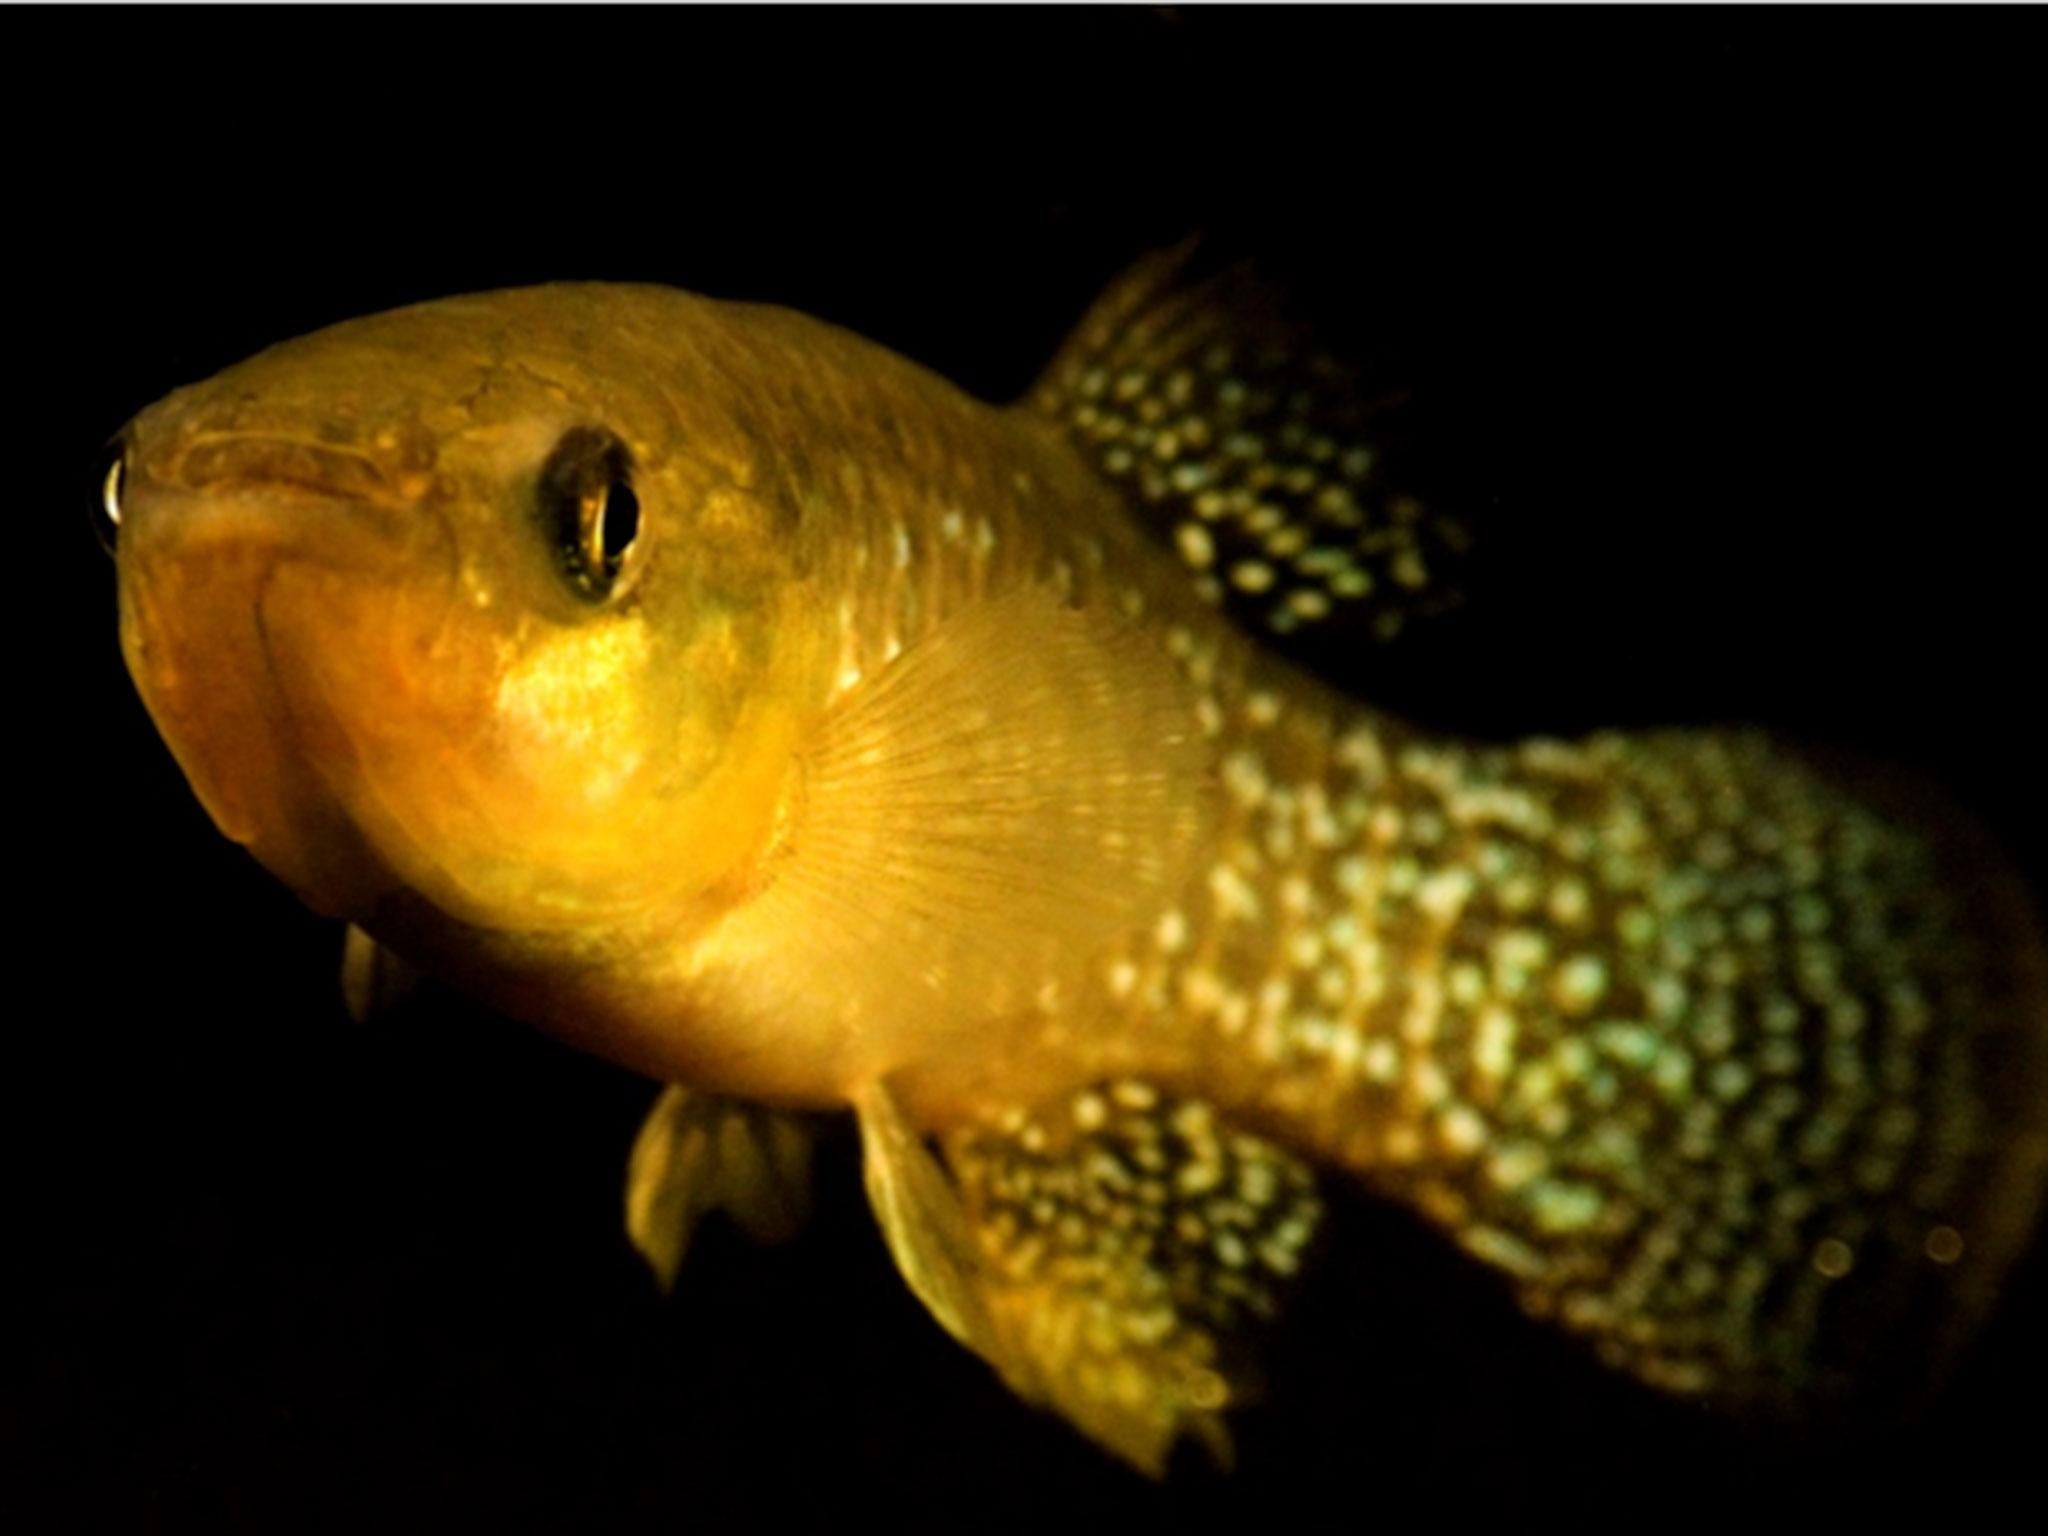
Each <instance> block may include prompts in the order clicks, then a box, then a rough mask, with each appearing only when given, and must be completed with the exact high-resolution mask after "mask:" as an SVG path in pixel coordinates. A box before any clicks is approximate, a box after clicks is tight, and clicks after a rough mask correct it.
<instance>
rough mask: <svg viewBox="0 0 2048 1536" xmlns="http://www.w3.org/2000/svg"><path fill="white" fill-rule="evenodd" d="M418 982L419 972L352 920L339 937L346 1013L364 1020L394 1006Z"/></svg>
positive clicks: (407, 995) (361, 1021)
mask: <svg viewBox="0 0 2048 1536" xmlns="http://www.w3.org/2000/svg"><path fill="white" fill-rule="evenodd" d="M419 984H420V973H419V971H417V970H416V969H414V968H413V967H412V966H411V965H409V964H407V963H406V962H405V961H403V960H401V959H399V958H398V956H396V955H394V954H393V953H391V951H390V950H388V949H386V948H385V947H384V946H383V945H382V944H379V943H378V942H377V941H376V940H375V939H373V938H371V937H370V936H369V935H368V934H367V933H365V932H363V930H362V929H360V928H358V927H357V926H356V925H355V924H354V923H350V924H349V925H348V933H347V935H346V936H345V937H344V938H343V939H342V941H341V1001H342V1004H343V1006H344V1007H346V1008H347V1009H348V1016H349V1017H350V1018H352V1019H354V1020H355V1021H356V1022H357V1023H358V1024H367V1023H368V1022H369V1021H370V1020H371V1019H374V1018H376V1017H377V1015H379V1014H381V1013H384V1012H386V1011H387V1010H389V1009H391V1008H394V1007H396V1006H397V1005H398V1004H399V1003H401V1002H403V1001H405V999H406V998H407V997H409V996H411V995H412V993H413V991H414V990H415V989H416V988H417V987H418V986H419Z"/></svg>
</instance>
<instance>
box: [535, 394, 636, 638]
mask: <svg viewBox="0 0 2048 1536" xmlns="http://www.w3.org/2000/svg"><path fill="white" fill-rule="evenodd" d="M540 510H541V516H542V521H543V524H544V526H545V528H546V531H547V533H548V536H549V538H550V540H551V542H552V543H553V545H554V549H555V554H556V558H557V559H558V560H559V561H560V562H561V564H562V567H563V571H564V573H565V574H566V575H567V576H568V578H569V580H570V583H571V584H572V585H573V586H575V588H576V589H577V591H578V592H580V593H582V594H583V595H584V596H585V597H588V598H591V599H594V600H597V601H602V600H604V599H606V598H608V597H610V596H612V595H613V590H614V588H615V587H616V586H617V584H618V580H619V575H620V573H621V572H622V571H623V570H624V569H625V564H626V557H627V555H628V554H629V553H630V552H631V550H632V548H633V545H634V543H635V541H636V540H637V539H638V538H639V536H640V498H639V496H638V495H637V494H636V493H635V491H634V490H633V481H632V462H631V459H630V457H629V456H628V454H627V452H626V448H625V445H624V444H623V443H621V442H620V441H619V440H618V439H617V438H616V437H614V436H612V435H611V434H610V433H609V432H605V431H602V430H600V429H597V428H592V427H576V428H572V429H571V430H570V431H568V432H566V433H564V434H563V436H562V440H561V441H560V442H559V443H557V444H556V445H555V450H554V452H553V453H552V454H550V455H549V457H548V462H547V465H546V466H545V468H543V469H542V471H541V477H540Z"/></svg>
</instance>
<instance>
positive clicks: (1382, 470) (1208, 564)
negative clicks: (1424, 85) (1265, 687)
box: [1027, 241, 1471, 640]
mask: <svg viewBox="0 0 2048 1536" xmlns="http://www.w3.org/2000/svg"><path fill="white" fill-rule="evenodd" d="M1027 400H1028V403H1029V405H1030V406H1031V407H1032V408H1034V409H1036V410H1038V411H1040V412H1043V413H1044V414H1045V415H1047V416H1050V417H1051V418H1052V419H1053V420H1054V421H1055V422H1057V423H1058V424H1059V425H1060V426H1061V428H1063V429H1064V431H1065V432H1066V433H1067V435H1068V436H1069V437H1070V439H1071V440H1072V441H1073V442H1074V444H1075V445H1076V446H1077V447H1078V448H1079V449H1080V450H1081V452H1082V454H1083V455H1084V456H1085V457H1086V458H1087V459H1088V461H1089V462H1090V463H1091V464H1092V465H1093V466H1094V467H1095V468H1096V469H1097V470H1098V471H1099V472H1100V473H1101V474H1102V475H1103V476H1105V477H1106V478H1107V479H1108V480H1110V481H1111V482H1112V483H1113V484H1114V485H1116V486H1117V488H1118V489H1120V490H1121V491H1123V493H1124V494H1125V496H1126V497H1127V498H1128V500H1129V502H1130V505H1131V507H1132V509H1133V511H1134V512H1135V514H1136V515H1137V516H1138V518H1139V519H1140V520H1141V521H1142V522H1143V523H1144V524H1145V525H1146V526H1147V527H1148V528H1150V529H1151V530H1152V531H1153V532H1154V533H1156V534H1157V535H1158V536H1159V537H1160V538H1161V539H1162V540H1163V541H1165V542H1166V543H1168V544H1169V545H1170V546H1171V547H1172V548H1173V549H1174V550H1176V551H1177V552H1178V554H1179V556H1180V558H1181V559H1182V560H1183V561H1185V562H1186V564H1187V566H1188V569H1189V573H1190V576H1191V578H1192V579H1193V581H1194V583H1195V586H1196V590H1197V591H1199V592H1200V593H1201V594H1202V595H1203V596H1204V597H1206V598H1208V599H1209V600H1210V601H1212V602H1216V603H1220V604H1223V605H1224V606H1226V607H1227V608H1228V609H1229V610H1230V611H1231V612H1232V613H1233V615H1234V616H1235V617H1236V618H1237V619H1238V620H1239V622H1241V623H1242V624H1244V625H1245V626H1246V627H1248V628H1250V629H1252V630H1253V631H1255V632H1261V633H1266V634H1272V635H1282V636H1285V635H1294V634H1301V635H1302V636H1304V638H1305V637H1306V636H1307V635H1309V634H1310V633H1322V632H1329V633H1334V634H1336V635H1339V636H1341V635H1348V634H1354V633H1355V634H1357V635H1358V636H1360V637H1363V638H1367V639H1372V640H1390V639H1392V638H1394V637H1395V636H1396V635H1398V634H1400V633H1401V632H1402V631H1403V630H1404V629H1405V628H1406V627H1407V626H1408V625H1409V624H1410V623H1411V622H1412V621H1414V620H1416V619H1419V618H1425V617H1428V616H1430V615H1433V614H1436V613H1439V612H1442V611H1444V610H1446V609H1448V608H1450V607H1453V606H1455V605H1456V604H1457V602H1458V601H1459V592H1458V587H1457V580H1458V573H1459V568H1460V566H1461V563H1462V561H1463V558H1464V556H1465V554H1466V551H1467V550H1468V548H1469V546H1470V542H1471V541H1470V535H1469V533H1468V532H1467V530H1466V528H1465V527H1464V525H1463V524H1461V523H1459V522H1458V521H1456V520H1455V519H1453V518H1452V517H1450V516H1448V515H1447V514H1445V513H1444V512H1443V511H1442V510H1441V509H1435V508H1430V507H1427V506H1425V505H1424V504H1423V503H1422V502H1421V501H1419V500H1418V499H1417V498H1416V497H1415V496H1413V495H1412V494H1409V492H1408V488H1407V487H1406V486H1404V485H1403V484H1402V483H1401V480H1400V477H1399V473H1398V470H1394V471H1393V472H1391V473H1390V466H1389V463H1388V457H1389V449H1390V446H1391V443H1392V438H1393V434H1392V433H1391V432H1390V431H1389V428H1390V425H1391V424H1392V423H1393V421H1394V420H1395V419H1396V417H1397V413H1398V412H1399V411H1400V409H1401V407H1402V406H1403V405H1404V404H1405V401H1406V396H1405V394H1404V393H1403V392H1399V391H1391V392H1390V391H1387V390H1380V389H1375V388H1373V387H1372V386H1370V385H1368V384H1367V383H1366V382H1365V381H1364V380H1363V378H1362V376H1361V375H1360V373H1359V372H1358V371H1357V370H1356V369H1355V368H1353V367H1351V366H1348V365H1347V364H1346V363H1345V362H1342V361H1340V360H1338V359H1337V358H1336V357H1334V356H1332V355H1331V354H1329V353H1328V352H1327V351H1325V350H1323V349H1322V348H1321V347H1319V346H1318V344H1317V342H1316V339H1315V337H1314V336H1313V335H1312V334H1311V332H1310V331H1309V329H1308V328H1307V327H1306V326H1304V325H1303V324H1301V323H1300V322H1299V321H1298V320H1297V319H1296V318H1295V317H1294V316H1293V315H1291V314H1290V313H1289V310H1288V307H1287V305H1286V303H1285V301H1284V300H1283V298H1282V297H1281V295H1280V294H1279V293H1278V292H1277V290H1276V289H1275V288H1274V287H1272V286H1271V285H1270V284H1268V283H1267V282H1266V281H1265V280H1264V279H1263V278H1261V277H1260V276H1259V275H1258V274H1257V273H1256V272H1255V271H1254V270H1253V269H1252V267H1251V266H1249V265H1248V264H1245V263H1237V264H1234V265H1229V266H1225V267H1223V268H1222V269H1221V270H1220V271H1204V270H1202V258H1201V254H1200V252H1199V251H1198V250H1197V245H1196V242H1193V241H1190V242H1188V243H1186V244H1183V245H1181V246H1179V247H1177V248H1175V249H1173V250H1170V251H1165V252H1160V253H1157V254H1155V255H1153V256H1150V257H1147V258H1146V259H1145V260H1143V261H1141V262H1139V263H1138V264H1137V265H1136V266H1135V267H1133V268H1132V269H1131V270H1130V271H1129V272H1127V273H1126V274H1125V275H1124V276H1123V277H1122V278H1120V279H1119V280H1118V281H1117V282H1116V283H1114V284H1113V285H1112V286H1111V287H1110V289H1109V291H1108V292H1107V293H1105V294H1104V295H1103V297H1102V298H1101V299H1100V300H1099V301H1098V302H1097V303H1096V305H1095V307H1094V308H1093V309H1092V310H1090V311H1089V313H1088V315H1087V317H1086V318H1085V319H1084V320H1083V321H1082V323H1081V325H1080V327H1079V328H1078V329H1077V330H1076V331H1075V333H1074V335H1073V337H1072V338H1071V339H1070V340H1069V341H1068V342H1067V344H1066V346H1065V347H1063V348H1062V349H1061V351H1060V353H1059V355H1058V356H1057V357H1056V358H1054V360H1053V362H1052V365H1051V366H1050V367H1049V368H1048V369H1047V370H1046V371H1045V373H1044V375H1043V376H1042V377H1041V378H1040V380H1039V382H1038V384H1037V385H1036V386H1035V387H1034V388H1033V389H1032V391H1031V393H1030V394H1029V396H1028V397H1027Z"/></svg>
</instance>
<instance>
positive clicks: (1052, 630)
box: [745, 586, 1215, 1066]
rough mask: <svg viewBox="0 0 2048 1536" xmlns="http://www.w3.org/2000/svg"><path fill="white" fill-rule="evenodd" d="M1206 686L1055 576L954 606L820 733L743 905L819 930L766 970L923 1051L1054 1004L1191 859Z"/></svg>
mask: <svg viewBox="0 0 2048 1536" xmlns="http://www.w3.org/2000/svg"><path fill="white" fill-rule="evenodd" d="M1195 703H1196V700H1195V699H1194V697H1193V695H1192V693H1191V692H1190V690H1189V687H1188V685H1187V684H1186V682H1185V681H1184V680H1183V678H1182V676H1181V674H1180V672H1179V671H1178V670H1177V669H1176V668H1175V666H1174V665H1173V663H1172V661H1171V660H1170V659H1169V658H1168V656H1167V655H1166V653H1165V651H1164V650H1163V649H1162V648H1161V647H1160V646H1159V645H1158V644H1157V642H1156V641H1155V640H1153V639H1152V637H1150V636H1149V635H1147V634H1145V633H1143V632H1141V631H1140V630H1138V629H1137V628H1136V627H1135V626H1133V625H1131V624H1130V623H1129V622H1128V621H1126V620H1124V619H1123V618H1121V617H1120V616H1119V615H1116V614H1114V613H1111V612H1109V611H1107V610H1106V609H1099V608H1093V607H1089V608H1075V607H1072V606H1069V605H1068V604H1067V603H1066V602H1065V601H1064V600H1063V599H1062V598H1061V597H1060V596H1059V595H1058V594H1057V593H1056V592H1054V591H1053V590H1051V589H1050V588H1048V587H1039V586H1033V587H1029V588H1025V589H1023V590H1020V591H1016V592H1013V593H1011V594H1008V595H1006V596H1003V597H1000V598H997V599H993V600H990V601H985V602H981V603H975V604H971V605H969V606H967V607H966V608H965V609H964V611H962V612H960V613H958V614H955V615H953V616H952V617H949V618H948V619H947V620H945V621H944V622H943V623H942V624H940V625H939V627H938V628H937V629H936V630H934V631H933V632H932V633H931V634H929V635H927V636H925V637H924V638H922V639H921V640H919V641H918V642H917V643H916V644H915V645H913V646H912V647H910V649H909V650H907V651H905V652H904V654H903V655H902V656H900V657H899V658H897V659H896V660H895V661H894V662H892V663H890V664H889V666H887V667H886V668H884V669H883V670H881V671H880V672H878V673H875V674H873V675H871V676H869V677H868V678H866V679H865V680H863V681H862V682H860V683H859V684H857V685H855V686H854V687H853V688H852V689H851V690H850V691H849V692H847V693H846V694H844V695H842V696H841V697H840V698H839V699H838V700H837V701H836V702H835V703H834V704H833V705H832V706H831V707H830V708H829V710H828V711H827V713H826V716H825V717H824V718H823V719H822V720H821V721H820V722H819V724H818V726H817V728H816V730H815V732H814V733H813V734H812V738H811V740H810V741H809V743H808V745H807V747H806V749H805V751H804V754H803V759H802V764H801V775H802V782H801V788H800V791H799V794H798V795H797V797H796V798H795V801H794V803H793V806H792V810H791V815H790V819H789V829H788V832H787V834H786V836H785V837H784V839H783V842H782V844H781V846H780V847H779V848H778V849H777V850H776V851H775V852H774V854H773V855H772V856H771V863H770V865H769V867H768V870H767V875H768V879H769V884H768V887H767V889H766V890H765V891H764V892H763V893H762V895H761V896H760V897H759V898H758V899H757V900H756V901H755V902H754V903H753V904H752V906H751V907H750V909H749V911H748V913H747V915H746V918H745V922H746V923H747V924H748V925H749V926H748V932H751V933H760V934H765V935H769V936H771V937H772V936H774V935H787V934H791V933H800V934H802V935H804V942H803V943H802V945H800V946H792V945H787V944H783V945H780V946H778V947H776V948H775V950H774V953H773V960H772V964H771V963H769V962H768V961H765V960H764V961H763V962H762V969H763V972H764V974H763V978H762V984H763V985H764V986H766V987H768V988H770V989H771V990H772V989H775V988H783V989H787V995H788V996H789V997H790V998H791V999H792V1002H793V1004H794V1003H796V1002H802V1003H803V1005H804V1006H806V1007H807V1008H810V1009H812V1010H813V1011H815V1009H816V1007H817V1006H818V1004H817V1000H818V999H821V998H822V999H828V1000H829V1006H831V1007H832V1008H834V1009H836V1010H838V1011H839V1013H840V1016H841V1020H842V1022H843V1023H845V1024H846V1025H847V1026H848V1027H849V1029H850V1030H851V1031H852V1032H853V1033H856V1034H858V1035H859V1036H860V1037H861V1038H862V1039H863V1040H865V1041H868V1042H870V1043H871V1044H872V1043H875V1042H879V1041H880V1040H882V1039H883V1038H884V1037H885V1036H886V1037H888V1038H890V1039H894V1040H901V1041H907V1042H910V1043H911V1044H912V1045H914V1046H915V1047H917V1048H918V1049H920V1050H921V1049H923V1048H925V1047H927V1046H929V1045H930V1043H931V1042H932V1039H933V1038H934V1036H935V1035H943V1034H945V1033H947V1032H948V1031H957V1030H961V1029H973V1028H975V1027H977V1026H978V1025H979V1024H980V1023H982V1022H983V1021H986V1020H988V1019H990V1018H994V1017H1006V1016H1010V1017H1013V1016H1016V1015H1018V1014H1020V1013H1022V1012H1024V1011H1026V1010H1029V1009H1032V1008H1035V1007H1038V1006H1040V1005H1041V1004H1042V1003H1043V1002H1044V1000H1045V999H1046V998H1048V997H1049V996H1051V995H1053V992H1056V990H1057V988H1058V987H1059V986H1060V984H1061V983H1062V982H1064V981H1066V980H1068V979H1070V978H1071V977H1072V976H1073V975H1074V974H1075V973H1076V971H1077V970H1078V969H1079V968H1080V967H1082V966H1084V965H1085V964H1086V962H1087V961H1088V959H1089V958H1090V957H1091V956H1092V955H1094V954H1095V953H1097V952H1098V951H1099V950H1100V949H1101V948H1102V947H1103V946H1104V945H1106V944H1107V943H1109V942H1111V941H1113V940H1114V939H1115V937H1116V936H1117V935H1118V934H1119V933H1121V932H1124V931H1127V930H1129V929H1130V928H1132V927H1133V926H1135V925H1136V924H1137V923H1140V922H1142V921H1145V920H1146V919H1147V917H1148V914H1150V913H1151V912H1153V911H1154V910H1156V905H1157V903H1158V901H1159V900H1160V899H1161V897H1162V896H1163V894H1164V893H1165V892H1167V891H1169V890H1171V889H1173V888H1174V887H1175V886H1176V884H1177V883H1178V882H1179V881H1180V880H1181V878H1182V877H1183V875H1184V874H1185V872H1186V870H1187V869H1188V867H1189V861H1190V860H1191V859H1193V858H1194V856H1195V853H1196V850H1197V848H1198V846H1199V842H1200V839H1201V836H1202V833H1203V829H1204V828H1205V826H1207V825H1208V822H1209V820H1210V818H1211V817H1212V816H1213V814H1214V806H1213V802H1214V799H1215V796H1214V793H1213V788H1212V782H1211V781H1212V773H1211V770H1210V767H1209V762H1208V758H1209V749H1208V744H1207V742H1206V740H1205V739H1204V738H1203V736H1202V733H1201V728H1200V724H1199V722H1198V720H1197V718H1196V715H1195ZM764 953H766V951H765V950H764ZM1048 989H1053V991H1048ZM879 1065H881V1066H886V1065H888V1063H887V1062H886V1061H884V1062H881V1063H879Z"/></svg>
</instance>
